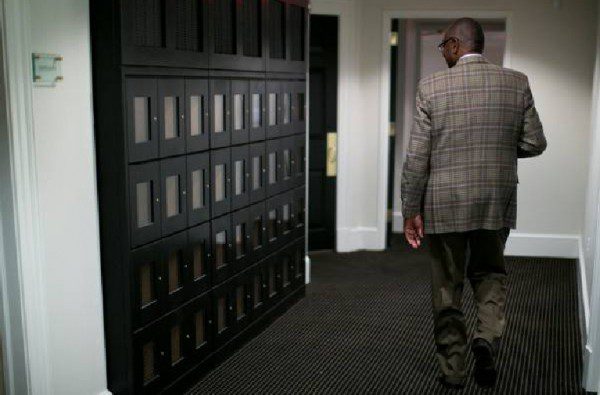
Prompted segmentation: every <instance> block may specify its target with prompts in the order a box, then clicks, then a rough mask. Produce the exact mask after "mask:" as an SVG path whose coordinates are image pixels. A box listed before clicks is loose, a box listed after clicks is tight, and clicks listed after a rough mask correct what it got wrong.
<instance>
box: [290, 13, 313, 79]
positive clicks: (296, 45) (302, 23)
mask: <svg viewBox="0 0 600 395" xmlns="http://www.w3.org/2000/svg"><path fill="white" fill-rule="evenodd" d="M307 3H308V2H296V3H295V4H292V3H288V8H289V9H288V20H289V23H288V26H289V27H288V37H289V41H288V45H289V52H288V61H287V64H286V69H287V70H289V71H297V72H304V71H305V70H306V31H307V29H306V25H307V19H308V4H307Z"/></svg>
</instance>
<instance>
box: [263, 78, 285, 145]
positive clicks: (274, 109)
mask: <svg viewBox="0 0 600 395" xmlns="http://www.w3.org/2000/svg"><path fill="white" fill-rule="evenodd" d="M281 101H282V98H281V82H280V81H267V119H266V121H267V124H266V136H267V138H269V139H272V138H275V137H280V136H281V135H282V134H281V132H280V128H281V124H282V122H281V115H282V111H281Z"/></svg>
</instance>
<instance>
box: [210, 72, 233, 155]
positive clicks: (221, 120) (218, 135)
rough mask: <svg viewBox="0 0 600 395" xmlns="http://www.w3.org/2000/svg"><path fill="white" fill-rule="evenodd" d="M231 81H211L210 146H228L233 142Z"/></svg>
mask: <svg viewBox="0 0 600 395" xmlns="http://www.w3.org/2000/svg"><path fill="white" fill-rule="evenodd" d="M230 95H231V83H230V82H229V81H228V80H218V79H215V80H211V81H210V96H211V99H210V108H211V110H212V117H211V122H210V124H211V127H210V147H211V148H220V147H227V146H229V145H230V144H231V96H230Z"/></svg>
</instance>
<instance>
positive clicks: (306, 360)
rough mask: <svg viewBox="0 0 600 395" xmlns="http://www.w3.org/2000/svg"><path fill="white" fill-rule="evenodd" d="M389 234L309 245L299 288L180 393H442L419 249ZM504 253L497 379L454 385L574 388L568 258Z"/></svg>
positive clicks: (574, 313) (577, 375)
mask: <svg viewBox="0 0 600 395" xmlns="http://www.w3.org/2000/svg"><path fill="white" fill-rule="evenodd" d="M393 245H394V247H393V248H391V249H389V250H388V251H386V252H357V253H350V254H334V253H331V252H319V253H311V254H310V255H311V259H312V283H311V284H310V285H309V286H308V287H307V291H306V292H307V295H306V297H305V298H304V299H302V300H300V302H299V303H297V304H296V305H294V306H293V307H292V308H291V309H290V310H289V311H288V312H287V313H285V314H284V315H283V316H281V317H280V318H278V319H277V320H276V321H275V322H274V323H273V324H272V325H271V326H269V327H268V328H267V329H266V330H265V331H264V332H263V333H261V334H260V335H259V336H258V337H256V338H255V339H253V340H251V341H250V342H249V343H248V344H247V345H245V346H244V347H243V348H242V349H240V350H239V351H238V352H237V353H235V354H234V355H233V356H232V357H231V358H229V359H228V360H227V361H225V362H224V363H223V364H222V365H220V366H219V367H217V368H216V369H215V370H213V371H212V372H210V373H208V374H207V375H206V376H205V377H204V378H202V379H201V381H199V382H198V384H197V385H196V386H195V387H194V388H193V389H192V390H191V392H190V394H204V393H227V394H231V393H260V394H264V393H271V394H282V393H294V394H295V393H299V394H305V393H318V394H321V393H331V394H346V393H356V394H363V393H400V394H432V393H452V392H450V391H447V390H444V389H443V388H442V387H441V386H440V385H439V384H438V383H437V382H436V380H435V378H436V376H437V374H438V370H437V365H436V361H435V356H434V345H433V334H432V320H431V307H430V289H429V287H430V283H429V269H428V266H427V265H428V263H427V259H426V251H424V250H422V249H421V250H417V251H414V250H410V249H409V248H408V247H407V246H406V244H405V243H403V242H402V241H395V242H394V243H393ZM507 264H508V271H509V294H508V304H507V327H506V334H505V337H504V341H503V343H502V346H501V349H500V353H499V363H498V366H499V379H498V383H497V385H496V387H495V388H494V389H493V390H485V391H483V390H481V389H480V388H479V387H477V385H476V384H475V383H474V382H473V380H472V379H470V380H469V383H468V385H467V387H466V388H465V390H464V391H462V392H460V393H465V394H480V393H481V394H575V393H583V392H582V391H581V389H580V382H581V350H580V332H579V320H578V306H577V303H578V302H577V279H576V266H575V260H569V259H550V258H514V257H507ZM465 290H466V293H465V295H464V302H463V303H464V308H465V311H466V312H467V319H468V321H469V323H470V325H471V327H472V325H473V324H474V309H473V304H472V303H471V297H472V295H471V291H470V287H469V286H465ZM468 362H469V369H470V368H471V367H472V359H471V357H469V361H468ZM454 393H456V391H454Z"/></svg>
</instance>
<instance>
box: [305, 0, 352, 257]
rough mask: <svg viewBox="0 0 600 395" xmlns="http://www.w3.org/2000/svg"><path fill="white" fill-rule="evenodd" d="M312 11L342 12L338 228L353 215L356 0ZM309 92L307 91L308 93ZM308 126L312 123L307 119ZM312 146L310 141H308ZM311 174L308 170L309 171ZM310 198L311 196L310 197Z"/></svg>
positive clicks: (337, 0)
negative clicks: (350, 195)
mask: <svg viewBox="0 0 600 395" xmlns="http://www.w3.org/2000/svg"><path fill="white" fill-rule="evenodd" d="M310 12H311V14H314V15H335V16H338V21H339V22H338V23H339V24H338V29H339V30H338V91H337V126H338V130H337V153H338V157H337V179H336V225H335V226H336V228H337V229H339V228H340V227H345V226H346V224H345V223H343V221H344V220H346V219H348V218H352V214H353V213H352V212H351V211H349V210H350V209H349V208H348V199H347V196H348V192H347V191H348V189H349V188H348V187H349V185H351V184H352V182H353V180H352V175H351V170H352V169H351V165H352V159H351V156H352V153H351V152H350V148H349V147H350V145H349V140H350V139H351V136H352V135H351V131H352V125H353V123H354V118H355V117H357V116H358V114H355V113H354V112H353V110H352V109H353V104H352V102H351V101H352V100H355V98H356V97H358V96H359V95H358V93H354V91H355V90H356V84H357V79H356V72H355V71H356V70H357V69H358V61H359V59H358V58H357V57H356V56H355V55H356V53H357V51H356V47H357V46H358V39H357V37H356V25H357V24H356V18H357V14H356V2H355V1H354V0H315V1H312V2H311V7H310ZM308 96H309V95H308V94H307V97H308ZM307 126H308V123H307ZM307 147H308V145H307ZM307 163H308V160H307ZM307 174H308V172H307ZM307 201H308V200H307ZM343 244H344V240H343V237H341V236H340V235H339V233H336V247H335V249H336V251H340V249H343V248H344V247H343Z"/></svg>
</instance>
